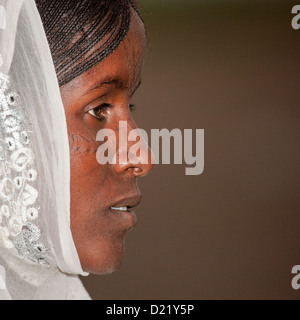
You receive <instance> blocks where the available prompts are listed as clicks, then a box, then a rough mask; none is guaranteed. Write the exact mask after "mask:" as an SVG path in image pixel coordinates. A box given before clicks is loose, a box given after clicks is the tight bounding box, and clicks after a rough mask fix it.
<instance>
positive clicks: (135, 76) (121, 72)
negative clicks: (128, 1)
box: [63, 10, 146, 92]
mask: <svg viewBox="0 0 300 320" xmlns="http://www.w3.org/2000/svg"><path fill="white" fill-rule="evenodd" d="M145 51H146V32H145V27H144V24H143V22H142V20H141V19H140V18H139V16H138V14H137V13H136V12H135V11H133V10H132V17H131V23H130V29H129V31H128V34H127V36H126V38H125V40H124V41H123V42H122V43H121V45H120V46H119V47H118V48H117V49H116V50H115V51H114V52H113V53H112V54H111V55H110V56H108V57H107V58H106V59H105V60H103V61H102V62H100V63H99V64H98V65H96V66H95V67H93V68H92V69H90V70H89V71H87V72H85V73H84V74H83V75H81V76H79V77H77V78H75V79H74V80H72V81H71V82H70V83H68V84H67V85H65V86H63V87H67V88H68V90H69V89H71V90H72V91H73V90H80V91H81V92H86V91H89V90H90V89H91V88H93V87H94V86H96V85H97V83H101V81H102V80H105V79H108V78H109V79H116V80H119V82H120V83H123V84H125V85H126V86H127V87H128V90H130V89H131V90H133V88H134V87H135V86H136V85H137V83H138V82H140V78H141V71H142V65H143V58H144V54H145Z"/></svg>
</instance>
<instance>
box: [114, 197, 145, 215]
mask: <svg viewBox="0 0 300 320" xmlns="http://www.w3.org/2000/svg"><path fill="white" fill-rule="evenodd" d="M140 201H141V194H140V193H136V194H134V195H131V196H127V197H122V199H120V200H118V201H116V202H114V203H113V204H112V205H110V206H109V209H110V210H112V211H128V210H129V209H132V208H134V207H136V206H138V205H139V203H140Z"/></svg>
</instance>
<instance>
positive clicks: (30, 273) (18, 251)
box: [0, 0, 89, 300]
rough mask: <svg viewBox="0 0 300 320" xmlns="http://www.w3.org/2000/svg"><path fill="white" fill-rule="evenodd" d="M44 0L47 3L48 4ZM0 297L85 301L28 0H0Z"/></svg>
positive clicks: (64, 138) (62, 162) (45, 51)
mask: <svg viewBox="0 0 300 320" xmlns="http://www.w3.org/2000/svg"><path fill="white" fill-rule="evenodd" d="M48 3H49V4H51V1H48ZM0 21H1V24H0V300H1V299H15V300H16V299H26V300H27V299H34V300H37V299H47V300H48V299H89V296H88V294H87V292H86V290H85V289H84V287H83V285H82V283H81V281H80V279H79V278H78V275H79V274H81V275H86V273H85V272H84V271H83V270H82V268H81V264H80V259H79V256H78V254H77V250H76V247H75V243H74V241H73V237H72V233H71V228H70V152H69V143H68V132H67V123H66V118H65V113H64V106H63V103H62V100H61V95H60V90H59V85H58V82H57V77H56V73H55V69H54V65H53V62H52V57H51V52H50V49H49V45H48V41H47V38H46V35H45V32H44V29H43V24H42V21H41V19H40V15H39V12H38V10H37V8H36V4H35V2H34V0H0Z"/></svg>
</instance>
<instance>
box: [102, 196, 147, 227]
mask: <svg viewBox="0 0 300 320" xmlns="http://www.w3.org/2000/svg"><path fill="white" fill-rule="evenodd" d="M140 201H141V194H140V193H136V194H134V195H131V196H127V197H122V199H120V200H118V201H116V202H115V203H114V204H113V205H111V206H109V208H108V210H109V212H110V213H112V214H114V215H116V216H121V217H122V218H125V219H127V220H129V221H128V222H129V223H130V225H131V228H132V227H133V226H134V225H135V224H136V222H137V217H136V214H135V212H134V211H132V209H133V208H135V207H137V206H138V205H139V203H140Z"/></svg>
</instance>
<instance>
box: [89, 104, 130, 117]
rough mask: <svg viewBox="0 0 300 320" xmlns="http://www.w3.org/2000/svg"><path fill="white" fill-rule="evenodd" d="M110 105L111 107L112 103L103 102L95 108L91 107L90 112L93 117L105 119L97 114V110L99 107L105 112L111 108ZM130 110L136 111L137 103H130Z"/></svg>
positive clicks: (99, 110) (99, 109) (100, 110)
mask: <svg viewBox="0 0 300 320" xmlns="http://www.w3.org/2000/svg"><path fill="white" fill-rule="evenodd" d="M110 107H111V105H110V104H108V103H103V104H101V105H100V106H98V107H96V108H94V109H91V110H90V111H89V112H88V113H89V114H90V115H91V116H92V117H94V118H96V119H98V120H103V118H104V116H97V115H96V114H95V110H96V109H98V112H103V111H106V110H107V109H109V108H110ZM129 110H130V112H134V111H135V110H136V105H134V104H130V105H129Z"/></svg>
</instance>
